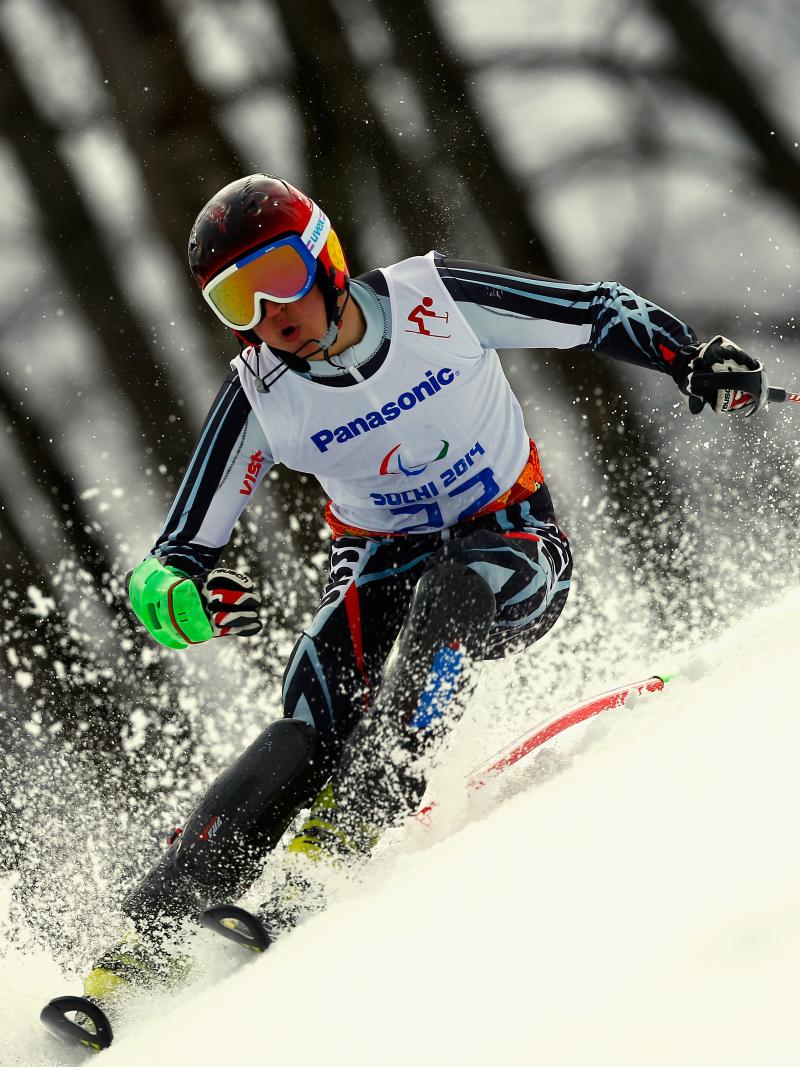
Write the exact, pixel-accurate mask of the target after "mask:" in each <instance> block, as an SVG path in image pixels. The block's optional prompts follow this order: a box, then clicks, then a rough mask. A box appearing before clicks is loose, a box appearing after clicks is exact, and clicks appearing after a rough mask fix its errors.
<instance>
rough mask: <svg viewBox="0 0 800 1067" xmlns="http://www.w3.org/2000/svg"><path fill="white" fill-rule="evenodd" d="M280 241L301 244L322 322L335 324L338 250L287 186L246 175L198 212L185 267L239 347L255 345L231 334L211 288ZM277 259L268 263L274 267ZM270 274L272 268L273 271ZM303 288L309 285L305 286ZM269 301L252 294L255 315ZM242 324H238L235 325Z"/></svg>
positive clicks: (240, 333)
mask: <svg viewBox="0 0 800 1067" xmlns="http://www.w3.org/2000/svg"><path fill="white" fill-rule="evenodd" d="M284 238H295V239H298V238H299V239H301V241H302V246H303V247H302V248H301V251H302V252H303V254H304V256H305V258H306V260H307V262H308V263H309V264H310V265H311V267H312V269H313V264H314V262H316V276H315V278H314V279H313V280H315V281H316V282H317V283H318V284H319V286H320V289H321V291H322V294H323V297H324V298H325V307H326V311H327V314H328V320H329V322H331V323H337V324H338V314H339V313H338V299H339V297H340V296H341V294H342V293H343V292H346V290H347V283H348V280H349V272H348V269H347V262H346V260H345V257H344V253H343V251H342V246H341V244H340V243H339V239H338V237H337V236H336V233H335V232H334V230H333V228H332V227H331V226H330V223H329V222H328V219H327V218H326V216H325V214H324V212H322V211H321V209H320V208H319V207H318V206H317V205H316V204H315V203H314V201H313V200H311V199H310V198H309V197H307V196H306V195H305V193H302V192H301V191H300V190H299V189H296V188H295V187H294V186H293V185H290V184H289V183H288V182H286V181H284V180H283V179H282V178H277V177H275V176H274V175H271V174H250V175H248V176H247V177H246V178H239V179H238V180H237V181H235V182H231V183H230V185H226V186H225V188H224V189H220V191H219V192H218V193H217V194H216V195H215V196H213V197H212V198H211V199H210V200H209V202H208V203H207V204H206V205H205V207H204V208H203V209H202V211H201V212H200V214H199V215H198V216H197V219H196V221H195V223H194V226H193V227H192V231H191V234H190V236H189V266H190V268H191V271H192V274H193V275H194V277H195V279H196V280H197V283H198V285H199V286H200V288H201V290H202V291H203V294H204V296H206V299H207V300H208V302H209V303H210V304H211V306H212V308H213V310H214V311H215V312H216V314H217V315H218V316H219V317H220V318H221V319H222V321H223V322H225V323H226V325H227V326H228V327H229V328H230V329H232V330H233V331H234V333H235V334H236V336H237V337H239V339H240V340H241V341H244V342H246V343H247V344H254V343H260V341H259V339H258V338H257V337H256V335H255V334H254V333H253V331H252V329H242V328H241V327H239V328H235V327H234V325H233V323H232V322H231V321H228V320H227V319H226V318H225V316H224V315H223V314H221V313H220V309H219V307H216V306H215V301H214V300H213V299H209V296H208V294H209V289H212V288H214V286H213V285H212V283H214V280H215V279H219V276H220V275H222V274H225V275H230V274H231V271H232V270H233V269H234V265H236V266H237V267H238V266H241V265H242V263H243V262H244V263H248V264H249V263H250V261H251V260H252V259H254V258H255V257H254V256H253V254H254V253H256V252H258V250H261V249H264V250H266V249H268V247H271V246H273V245H274V244H275V243H276V242H278V243H279V244H280V243H281V241H282V239H284ZM277 261H278V257H274V256H273V257H272V258H271V260H270V262H272V263H277ZM273 269H274V268H273ZM309 284H313V283H312V282H311V281H309ZM262 298H263V299H277V300H280V299H282V298H280V297H275V296H269V295H268V294H267V293H266V292H262V291H260V290H259V289H258V287H257V285H256V288H255V289H254V292H253V299H254V301H255V304H256V311H258V309H259V305H260V302H261V299H262ZM239 321H243V320H239Z"/></svg>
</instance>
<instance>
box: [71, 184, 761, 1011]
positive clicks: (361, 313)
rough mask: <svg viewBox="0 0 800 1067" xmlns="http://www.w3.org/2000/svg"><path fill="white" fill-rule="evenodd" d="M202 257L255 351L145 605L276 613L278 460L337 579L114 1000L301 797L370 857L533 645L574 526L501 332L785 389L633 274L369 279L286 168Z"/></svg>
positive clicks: (181, 627) (678, 374)
mask: <svg viewBox="0 0 800 1067" xmlns="http://www.w3.org/2000/svg"><path fill="white" fill-rule="evenodd" d="M189 263H190V266H191V270H192V272H193V274H194V277H195V279H196V280H197V282H198V284H199V285H200V288H201V290H202V293H203V296H204V298H205V300H206V302H207V303H208V304H209V306H210V307H211V309H212V311H213V312H214V313H215V314H216V315H217V317H218V318H219V319H220V320H221V321H222V322H223V323H224V324H225V325H226V326H227V327H228V328H229V329H230V330H231V331H232V332H233V334H234V336H235V337H236V339H237V340H238V342H239V346H240V351H239V353H238V354H237V355H236V357H235V358H234V359H233V360H232V361H231V372H230V373H229V374H228V375H227V377H226V378H225V380H224V382H223V384H222V388H221V389H220V392H219V394H218V396H217V398H216V400H215V401H214V404H213V406H212V408H211V411H210V413H209V415H208V418H207V420H206V422H205V425H204V427H203V430H202V432H201V435H200V439H199V442H198V444H197V446H196V448H195V451H194V454H193V455H192V457H191V459H190V461H189V465H188V467H187V470H186V474H185V477H184V479H183V482H182V484H181V486H180V489H179V490H178V493H177V496H176V498H175V502H174V504H173V506H172V509H171V511H170V512H169V515H168V516H167V520H166V523H165V526H164V528H163V530H162V531H161V533H160V535H159V536H158V538H157V540H156V543H155V545H154V547H153V549H152V551H151V553H150V555H149V556H148V557H147V559H145V560H144V561H143V562H142V563H140V564H139V565H138V566H137V567H136V568H135V570H133V571H132V573H131V575H130V580H129V594H130V599H131V604H132V607H133V610H134V611H135V613H136V615H137V616H138V618H139V619H140V620H141V622H142V623H143V625H144V626H145V627H146V628H147V629H148V630H149V632H150V633H151V635H152V636H153V637H154V638H155V640H156V641H158V642H160V643H161V644H163V645H166V646H168V647H170V648H174V649H184V648H186V647H187V646H189V645H192V644H198V643H201V642H203V641H206V640H208V639H210V638H215V637H225V636H253V635H255V634H257V633H258V632H259V630H260V629H261V624H260V622H259V618H258V612H259V605H260V598H259V595H258V592H257V591H256V589H255V588H254V585H253V583H252V581H251V580H250V579H249V578H248V577H246V576H245V575H241V574H238V573H236V572H234V571H232V570H229V569H225V568H220V567H218V566H217V564H218V561H219V558H220V555H221V552H222V549H223V548H224V546H225V545H226V543H227V542H228V540H229V538H230V535H231V531H232V529H233V526H234V525H235V523H236V521H237V519H238V517H239V514H240V513H241V511H242V509H243V508H244V506H245V505H246V504H247V502H248V501H249V500H250V499H251V498H252V496H253V495H254V493H255V491H256V489H257V487H258V485H259V484H260V483H261V482H262V481H263V479H264V477H265V475H266V474H267V472H268V471H269V470H270V468H271V467H272V466H273V465H274V464H276V463H284V464H286V465H287V466H289V467H291V468H293V469H295V470H298V471H303V472H307V473H310V474H313V475H315V476H316V477H317V478H318V479H319V481H320V483H321V484H322V486H323V488H324V490H325V491H326V493H327V495H328V496H329V498H330V499H329V503H328V505H327V508H326V520H327V522H328V525H329V526H330V528H331V532H332V535H333V539H332V544H331V551H330V578H329V581H328V584H327V585H326V587H325V589H324V592H323V595H322V599H321V602H320V606H319V609H318V611H317V614H316V615H315V617H314V620H313V622H312V623H311V625H310V626H309V627H308V629H307V630H305V631H303V633H302V634H301V635H300V636H299V638H298V640H297V643H296V644H295V646H294V650H293V651H292V653H291V655H290V657H289V661H288V664H287V666H286V672H285V676H284V681H283V711H284V718H283V719H280V720H278V721H276V722H273V723H271V724H269V725H268V726H267V727H266V728H265V730H264V731H263V733H262V734H261V735H260V737H259V738H258V739H257V740H256V741H255V742H254V743H253V744H252V745H251V746H250V747H249V748H248V749H247V750H246V751H245V752H244V753H243V754H242V755H241V756H240V757H239V758H238V759H237V760H236V761H235V762H234V764H233V765H232V766H231V767H230V768H229V769H228V770H227V771H225V772H224V773H223V774H222V775H221V776H220V777H219V778H218V779H217V780H216V781H215V782H214V783H213V785H212V786H211V787H210V789H209V790H208V791H207V792H206V794H205V795H204V796H203V797H202V798H201V799H200V800H199V801H198V803H197V805H196V807H195V809H194V810H193V812H192V813H191V815H190V816H189V819H188V821H187V823H186V825H185V827H184V829H183V832H182V834H180V836H177V837H176V838H175V839H174V840H173V842H172V844H171V845H170V848H169V850H168V851H167V852H166V854H165V855H164V856H162V857H161V858H160V859H159V860H158V861H157V862H156V864H155V866H154V867H153V868H152V870H151V871H150V872H149V873H148V874H147V875H146V876H145V877H144V878H143V879H142V881H141V882H140V883H139V885H138V886H136V888H135V889H134V890H133V891H132V892H131V894H130V895H129V897H128V898H127V900H126V903H125V911H126V913H127V915H128V916H129V918H130V920H131V922H132V924H133V926H134V928H135V931H136V935H135V939H134V940H132V941H130V942H125V943H123V944H121V945H117V946H115V947H114V948H112V949H111V950H110V951H109V952H107V953H105V954H104V956H102V957H101V958H100V959H99V960H97V961H96V963H95V966H94V967H93V969H92V972H91V974H90V975H89V977H88V978H87V980H86V983H85V992H86V994H87V996H89V997H90V998H94V999H96V1000H98V1001H101V1002H107V1001H108V1000H109V999H110V998H112V996H113V995H114V994H115V993H116V991H117V990H119V989H120V988H123V987H125V986H126V985H127V984H128V983H130V982H134V983H135V982H143V983H144V982H148V981H150V980H155V979H156V978H157V977H159V976H161V977H163V975H164V973H165V972H167V973H169V972H170V971H171V970H173V971H174V967H175V964H174V961H173V960H171V958H170V957H169V956H168V955H167V954H165V952H164V951H163V945H164V941H165V939H166V938H167V937H168V936H169V934H170V932H172V931H173V930H174V929H175V927H176V925H177V924H179V923H180V922H181V921H182V920H184V919H186V918H187V917H192V916H196V915H197V914H198V913H199V912H200V911H201V910H202V909H203V908H204V907H205V906H207V905H208V904H210V903H215V902H221V901H225V900H229V899H234V898H235V897H236V896H237V895H239V894H241V893H242V892H243V891H244V889H245V888H246V887H247V886H248V885H249V884H251V883H252V882H253V880H254V879H255V878H256V876H257V875H258V873H259V871H260V869H261V867H262V865H263V862H264V859H265V857H266V855H267V853H268V852H269V850H270V849H272V848H273V847H274V846H275V845H276V844H277V842H278V841H279V839H280V838H281V836H282V835H283V833H284V832H285V830H286V828H287V826H288V825H289V823H290V822H291V820H292V819H293V817H294V816H295V814H296V813H297V812H298V811H299V810H301V809H302V808H304V807H307V806H309V805H311V812H310V816H309V818H308V820H307V822H306V823H305V824H304V825H303V827H302V828H301V830H300V832H299V834H298V835H297V836H296V837H295V838H294V839H293V840H292V842H291V844H290V845H289V846H288V847H289V851H290V852H292V853H296V854H297V855H298V856H300V857H305V859H306V860H308V862H309V863H311V862H313V861H314V860H315V859H318V858H319V857H320V856H323V855H331V854H334V855H338V856H340V857H343V858H345V859H346V858H347V857H349V856H358V855H367V854H368V853H369V851H370V848H371V847H372V846H373V844H374V842H375V840H376V839H377V837H378V835H379V834H380V833H381V831H382V830H383V829H385V828H386V827H387V826H389V825H391V824H392V823H393V822H396V821H397V820H398V819H399V818H401V817H402V816H404V815H405V814H407V813H409V812H410V811H411V810H412V809H413V807H414V805H415V804H416V803H417V802H418V800H419V798H420V796H421V795H422V792H423V790H424V787H425V767H426V765H427V762H428V761H429V759H430V755H431V753H432V751H433V750H434V748H435V747H436V745H437V744H438V742H439V741H440V739H441V737H442V736H444V734H445V733H446V731H447V730H448V729H449V728H450V727H451V726H452V724H453V722H454V721H455V720H456V719H457V717H458V714H459V711H460V709H461V707H463V703H464V697H465V694H466V692H467V691H468V688H469V679H470V677H471V671H470V664H471V663H474V662H476V661H478V660H481V659H487V658H489V659H491V658H499V657H504V656H507V655H509V654H511V653H515V652H519V651H521V650H523V649H525V648H527V647H528V646H529V645H530V644H532V643H533V642H534V641H537V640H539V639H540V638H542V637H543V636H544V635H545V634H546V633H547V632H548V630H549V629H550V628H551V627H552V626H553V624H554V623H555V622H556V620H557V618H558V616H559V615H560V613H561V611H562V608H563V606H564V603H565V601H566V598H567V593H568V590H569V585H570V575H571V570H572V557H571V553H570V547H569V544H568V541H567V538H566V536H565V535H564V533H563V531H562V530H561V529H560V528H559V525H558V522H557V521H556V517H555V512H554V508H553V503H552V500H551V497H550V492H549V490H548V488H547V485H546V481H545V476H544V473H543V471H542V466H541V464H540V460H539V456H538V452H537V449H536V445H535V443H534V442H533V441H532V440H531V439H530V438H529V436H528V434H527V432H526V430H525V428H524V424H523V416H522V411H521V408H520V405H519V403H518V401H517V400H516V398H515V396H514V394H513V392H512V390H511V388H510V386H509V383H508V382H507V380H506V378H505V376H504V374H503V371H502V369H501V365H500V361H499V359H498V356H497V352H496V349H498V348H515V349H535V348H548V349H552V348H559V349H575V348H579V349H583V350H586V351H588V352H589V353H592V354H597V355H600V354H602V355H606V356H610V357H611V358H613V359H619V360H623V361H625V362H628V363H633V364H636V365H638V366H641V367H646V368H649V369H651V370H654V371H659V372H662V373H666V374H669V375H671V376H672V378H673V379H674V380H675V382H676V383H677V385H678V386H679V388H680V389H681V391H682V392H683V393H684V394H686V395H687V397H688V401H689V407H690V410H691V411H692V412H693V413H699V412H700V411H701V410H702V409H703V407H704V406H708V407H710V408H712V409H713V410H714V411H717V412H737V413H740V412H744V413H746V414H753V413H754V412H755V411H757V410H758V409H759V408H761V407H763V406H764V405H765V404H766V401H767V383H766V379H765V375H764V370H763V366H762V364H761V363H760V362H759V361H758V360H756V359H754V358H752V357H751V356H749V355H747V354H746V353H745V352H743V351H742V350H741V349H740V348H739V347H738V346H737V345H736V344H734V343H733V342H732V341H729V340H727V339H726V338H723V337H721V336H717V337H714V338H712V339H711V340H710V341H707V342H704V343H700V342H698V340H697V338H696V337H695V335H694V333H693V332H692V330H691V329H690V328H689V327H688V326H687V325H685V324H684V323H683V322H681V321H680V320H678V319H677V318H676V317H675V316H674V315H671V314H670V313H669V312H667V311H665V310H663V309H662V308H659V307H657V306H656V305H655V304H653V303H651V302H650V301H648V300H645V299H644V298H642V297H640V296H637V295H636V294H635V293H633V292H631V291H630V290H629V289H626V288H625V287H624V286H622V285H619V284H617V283H616V282H599V283H593V284H587V285H576V284H571V283H567V282H562V281H555V280H551V279H546V278H540V277H536V276H534V275H530V274H524V273H520V272H518V271H514V270H509V269H506V268H497V267H490V266H486V265H482V264H480V263H473V262H467V261H462V260H457V259H451V258H449V257H447V256H443V255H439V254H438V253H435V252H430V253H428V255H426V256H419V257H413V258H410V259H406V260H404V261H402V262H399V263H395V264H393V265H391V266H389V267H384V268H380V269H375V270H372V271H370V272H369V273H367V274H364V275H362V276H360V277H358V278H351V277H350V276H349V272H348V268H347V263H346V260H345V256H344V254H343V252H342V248H341V246H340V243H339V241H338V239H337V237H336V234H335V232H334V230H333V229H332V227H331V224H330V222H329V220H328V218H327V216H326V215H325V214H324V212H323V211H322V210H321V209H320V208H319V207H318V206H317V205H316V204H315V203H314V202H313V201H312V200H310V199H309V198H308V197H307V196H305V195H304V194H303V193H302V192H300V191H299V190H298V189H295V188H294V187H293V186H291V185H290V184H289V183H288V182H285V181H283V180H282V179H280V178H277V177H273V176H270V175H266V174H254V175H250V176H249V177H245V178H241V179H239V180H238V181H235V182H233V183H231V184H230V185H228V186H226V187H225V188H224V189H222V190H221V191H220V192H219V193H218V194H217V195H216V196H214V197H213V198H212V199H211V200H210V201H209V203H208V204H207V205H206V206H205V207H204V208H203V210H202V211H201V212H200V214H199V216H198V218H197V221H196V222H195V225H194V227H193V229H192V231H191V237H190V241H189ZM390 653H391V655H390ZM301 889H302V879H301ZM287 899H289V898H288V897H287ZM264 915H265V921H266V922H267V923H268V924H269V925H270V926H272V928H273V929H274V930H281V929H285V928H287V927H288V926H291V925H292V923H293V922H296V921H297V911H296V910H294V904H293V903H292V902H291V900H289V903H288V904H287V903H286V899H284V900H283V901H281V900H276V901H273V902H272V903H271V904H270V905H268V906H267V907H266V908H265V912H264Z"/></svg>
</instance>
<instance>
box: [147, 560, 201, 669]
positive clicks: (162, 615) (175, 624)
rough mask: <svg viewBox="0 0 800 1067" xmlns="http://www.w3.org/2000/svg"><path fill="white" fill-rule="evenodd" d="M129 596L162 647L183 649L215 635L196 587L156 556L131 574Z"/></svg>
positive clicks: (181, 572)
mask: <svg viewBox="0 0 800 1067" xmlns="http://www.w3.org/2000/svg"><path fill="white" fill-rule="evenodd" d="M128 596H129V597H130V601H131V607H132V608H133V610H134V612H135V614H136V617H137V618H138V619H139V621H140V622H141V623H142V624H143V625H144V626H145V627H146V628H147V630H148V632H149V634H150V636H151V637H153V638H154V639H155V640H156V641H158V643H159V644H160V645H166V647H167V648H176V649H184V648H186V646H187V645H197V644H200V643H201V642H203V641H208V640H209V638H211V637H213V636H214V631H213V629H212V626H211V622H210V620H209V618H208V615H207V613H206V609H205V605H204V604H203V600H202V597H201V596H200V591H199V590H198V588H197V586H196V585H195V584H194V582H193V581H192V580H191V578H189V577H188V576H187V575H186V574H184V573H183V571H179V570H178V569H177V567H165V566H164V564H163V563H161V562H160V561H159V560H158V559H156V558H155V556H150V557H149V558H148V559H146V560H144V561H143V562H142V563H140V564H139V566H138V567H136V568H135V569H134V570H133V571H132V572H131V576H130V580H129V582H128Z"/></svg>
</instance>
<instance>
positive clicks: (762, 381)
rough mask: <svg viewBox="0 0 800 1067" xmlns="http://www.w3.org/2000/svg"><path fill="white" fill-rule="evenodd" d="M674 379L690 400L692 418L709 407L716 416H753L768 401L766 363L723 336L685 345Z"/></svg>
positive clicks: (673, 373) (680, 354) (673, 371)
mask: <svg viewBox="0 0 800 1067" xmlns="http://www.w3.org/2000/svg"><path fill="white" fill-rule="evenodd" d="M672 376H673V377H674V379H675V381H676V382H677V383H678V387H679V389H680V390H681V392H682V393H685V394H686V396H687V397H688V399H689V411H691V413H692V414H693V415H699V414H700V412H701V411H702V410H703V408H704V407H705V406H706V404H708V406H709V407H710V408H712V409H713V410H714V411H716V412H717V413H722V412H725V413H729V414H730V413H735V412H739V411H742V412H744V414H745V415H753V414H755V412H756V411H759V410H760V409H761V408H763V407H766V404H767V401H768V398H769V388H768V385H767V376H766V374H765V373H764V365H763V363H762V362H761V361H760V360H758V359H754V358H753V357H752V356H749V355H748V354H747V353H746V352H744V351H743V350H742V349H741V348H739V346H738V345H737V344H735V343H734V342H733V341H729V340H728V338H727V337H723V336H722V335H721V334H717V336H716V337H712V338H711V340H710V341H705V342H700V343H698V344H691V345H684V347H683V348H682V349H681V350H680V352H679V353H678V356H677V358H676V360H675V363H674V365H673V370H672Z"/></svg>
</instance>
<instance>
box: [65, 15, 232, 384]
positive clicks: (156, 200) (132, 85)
mask: <svg viewBox="0 0 800 1067" xmlns="http://www.w3.org/2000/svg"><path fill="white" fill-rule="evenodd" d="M69 7H70V9H71V10H72V11H73V12H74V14H75V15H76V16H78V18H79V19H80V21H81V29H82V30H83V32H84V34H85V35H86V37H87V39H88V43H89V46H90V47H91V49H92V51H93V52H94V55H95V57H96V59H97V61H98V64H99V66H100V69H101V71H102V73H103V76H104V79H105V81H106V83H107V89H108V91H109V92H110V93H111V95H112V97H113V100H114V106H115V109H116V112H117V117H118V119H119V121H120V122H121V123H122V125H123V126H124V129H125V134H126V137H127V138H128V140H129V141H130V145H131V149H132V151H133V154H134V155H135V157H136V159H137V161H138V163H139V164H140V165H141V168H142V174H143V176H144V180H145V183H146V186H147V193H148V204H149V206H150V207H152V209H153V212H154V214H155V219H156V223H157V225H158V229H159V231H160V232H161V233H162V234H163V236H164V237H165V238H166V240H167V242H168V244H169V246H170V248H171V250H172V251H173V253H175V255H176V258H177V259H178V260H179V262H180V263H181V265H182V266H184V265H185V263H186V259H185V256H186V246H187V242H188V239H189V231H190V229H191V226H192V223H193V222H194V220H195V218H196V216H197V213H198V212H199V210H200V208H201V207H202V206H203V204H204V203H205V202H206V201H207V200H208V199H210V197H211V196H213V194H214V193H215V192H217V190H218V189H221V188H222V187H223V186H224V185H227V184H228V183H229V182H232V181H234V180H235V179H236V178H238V177H239V176H240V175H241V173H242V167H241V162H240V160H239V158H238V157H237V155H236V152H235V151H234V149H233V147H232V146H231V144H230V142H229V141H227V140H226V138H225V137H224V135H223V134H222V132H221V131H220V129H219V128H218V126H217V124H216V113H217V110H218V108H219V101H218V100H217V99H215V97H213V96H212V95H211V94H210V93H209V92H208V91H207V90H206V89H205V88H204V86H202V85H201V84H200V83H199V82H198V81H197V80H196V79H195V77H194V75H193V73H192V71H191V70H190V68H189V65H188V63H187V61H186V56H185V54H184V51H183V49H182V47H181V44H180V41H179V39H178V33H177V27H176V25H175V18H174V16H173V14H172V12H171V10H170V5H169V4H168V3H166V2H165V0H104V3H102V4H97V3H96V2H95V0H71V3H70V4H69ZM134 27H135V32H131V29H132V28H134ZM186 274H187V276H188V270H187V271H186ZM192 289H194V286H193V285H192ZM197 306H198V307H200V308H202V309H203V314H201V315H199V316H198V319H197V321H198V324H199V325H200V328H201V329H202V330H203V332H204V334H205V337H206V342H207V346H208V347H207V358H208V362H209V365H210V367H211V369H212V371H213V370H216V368H217V367H218V360H217V359H216V353H217V351H218V350H219V349H221V348H225V347H228V346H230V342H231V338H230V333H229V332H228V330H226V329H225V327H224V326H222V325H221V324H220V323H219V322H218V321H217V319H216V318H215V317H214V316H213V315H210V314H208V309H207V308H205V304H204V303H203V302H202V301H201V300H198V301H197ZM212 353H213V355H212Z"/></svg>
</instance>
